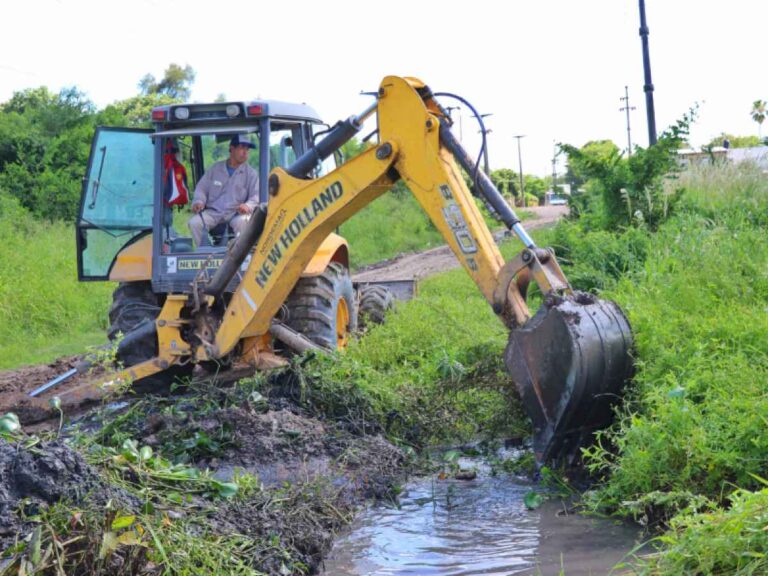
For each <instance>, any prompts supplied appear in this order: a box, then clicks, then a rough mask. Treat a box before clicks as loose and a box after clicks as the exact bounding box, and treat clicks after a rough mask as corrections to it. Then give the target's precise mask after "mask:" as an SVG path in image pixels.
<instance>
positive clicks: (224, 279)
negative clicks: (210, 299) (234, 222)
mask: <svg viewBox="0 0 768 576" xmlns="http://www.w3.org/2000/svg"><path fill="white" fill-rule="evenodd" d="M266 221H267V209H266V207H263V206H259V207H257V208H256V210H254V211H253V214H251V217H250V219H249V220H248V226H246V227H245V230H243V232H241V233H240V236H238V237H237V239H236V240H235V244H234V246H232V249H231V250H230V251H229V253H228V254H227V256H226V257H225V258H224V262H222V263H221V266H219V269H218V270H216V273H215V274H214V275H213V278H211V281H210V282H209V283H208V285H207V286H206V287H205V293H206V294H209V295H210V296H214V297H215V298H218V297H219V296H220V295H221V293H222V292H224V289H225V288H226V287H227V285H228V284H229V281H230V280H232V277H233V276H234V275H235V273H236V272H237V271H238V270H239V269H240V265H241V264H242V263H243V261H244V260H245V257H246V256H247V255H248V252H250V250H251V248H253V247H254V246H255V245H256V242H258V240H259V237H260V236H261V233H262V232H263V231H264V224H265V223H266Z"/></svg>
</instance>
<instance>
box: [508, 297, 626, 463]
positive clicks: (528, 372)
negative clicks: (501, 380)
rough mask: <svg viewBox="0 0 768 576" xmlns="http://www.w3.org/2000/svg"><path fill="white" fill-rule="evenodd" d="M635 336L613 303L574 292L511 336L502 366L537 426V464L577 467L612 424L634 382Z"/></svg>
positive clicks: (545, 308) (548, 301)
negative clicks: (595, 439) (591, 443)
mask: <svg viewBox="0 0 768 576" xmlns="http://www.w3.org/2000/svg"><path fill="white" fill-rule="evenodd" d="M631 346H632V333H631V331H630V327H629V322H628V321H627V319H626V317H625V316H624V314H623V313H622V312H621V310H620V308H619V307H618V306H617V305H616V304H615V303H613V302H610V301H605V300H599V299H597V298H595V297H594V296H591V295H588V294H583V293H576V294H573V295H569V296H566V297H562V298H561V297H549V298H547V299H546V300H545V302H544V304H543V305H542V306H541V308H540V309H539V310H538V312H537V313H536V314H535V315H534V316H533V317H532V318H531V319H530V320H529V321H528V322H526V324H525V325H524V326H522V327H520V328H518V329H516V330H513V331H512V332H511V334H510V336H509V342H508V344H507V349H506V351H505V354H504V361H505V364H506V366H507V370H509V372H510V374H511V375H512V378H513V380H514V381H515V384H516V386H517V388H518V391H519V393H520V396H521V397H522V400H523V404H524V407H525V409H526V411H527V412H528V415H529V416H530V417H531V420H532V421H533V428H534V434H533V450H534V453H535V455H536V460H537V462H538V463H539V464H543V463H545V462H551V461H554V462H560V463H565V464H572V463H573V462H574V460H575V459H576V457H577V456H578V451H579V448H581V447H582V446H584V445H586V444H588V443H589V441H590V439H591V436H592V433H593V432H594V431H595V430H596V429H598V428H601V427H604V426H606V425H608V424H609V423H610V421H611V418H612V406H613V404H614V402H615V401H616V400H617V399H618V398H619V395H620V391H621V388H622V386H623V385H624V383H625V382H626V381H627V379H628V378H629V377H630V376H631V373H632V361H631V355H630V348H631Z"/></svg>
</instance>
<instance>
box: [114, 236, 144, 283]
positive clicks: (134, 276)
mask: <svg viewBox="0 0 768 576" xmlns="http://www.w3.org/2000/svg"><path fill="white" fill-rule="evenodd" d="M151 278H152V234H147V235H146V236H143V237H142V238H141V239H139V240H137V241H136V242H134V243H133V244H130V245H129V246H128V247H126V248H124V249H123V250H121V251H120V252H118V253H117V256H115V263H114V264H113V265H112V269H111V270H110V271H109V279H110V280H111V281H113V282H137V281H139V280H150V279H151Z"/></svg>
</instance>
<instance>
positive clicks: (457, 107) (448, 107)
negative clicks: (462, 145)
mask: <svg viewBox="0 0 768 576" xmlns="http://www.w3.org/2000/svg"><path fill="white" fill-rule="evenodd" d="M445 109H446V110H447V111H448V116H449V117H450V118H451V120H453V110H458V111H459V142H463V141H464V130H463V129H462V126H461V106H446V107H445Z"/></svg>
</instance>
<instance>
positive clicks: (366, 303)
mask: <svg viewBox="0 0 768 576" xmlns="http://www.w3.org/2000/svg"><path fill="white" fill-rule="evenodd" d="M394 308H395V295H394V294H392V292H391V291H389V290H388V289H387V288H386V287H384V286H381V285H379V284H368V285H367V286H363V287H362V288H361V289H360V317H359V324H360V327H361V328H365V327H366V326H369V325H373V324H383V323H384V320H385V319H386V315H387V314H388V313H389V312H390V311H391V310H393V309H394Z"/></svg>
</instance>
